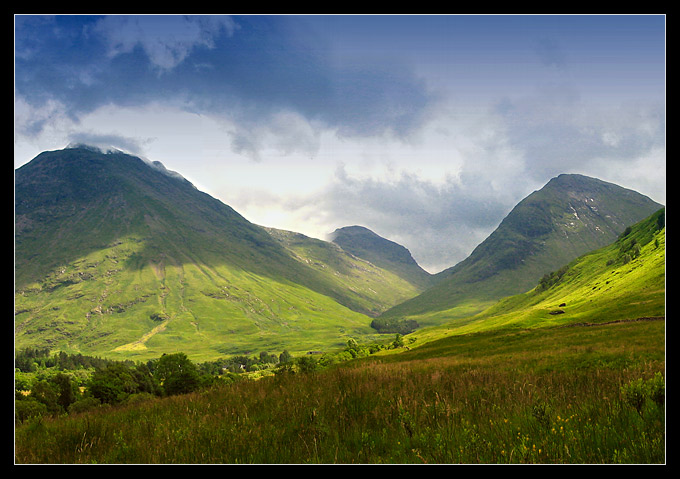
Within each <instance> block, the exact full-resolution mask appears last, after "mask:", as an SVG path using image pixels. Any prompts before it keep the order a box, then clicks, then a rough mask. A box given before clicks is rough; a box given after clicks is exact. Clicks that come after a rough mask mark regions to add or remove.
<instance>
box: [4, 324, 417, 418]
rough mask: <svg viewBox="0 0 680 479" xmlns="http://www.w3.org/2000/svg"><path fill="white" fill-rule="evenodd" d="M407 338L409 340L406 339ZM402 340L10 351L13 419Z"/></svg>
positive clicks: (328, 360) (299, 366) (319, 363)
mask: <svg viewBox="0 0 680 479" xmlns="http://www.w3.org/2000/svg"><path fill="white" fill-rule="evenodd" d="M412 341H413V339H411V340H409V342H412ZM404 346H405V341H404V338H403V337H402V335H401V334H399V333H397V334H396V335H395V337H394V340H393V341H392V342H391V343H388V344H369V345H360V344H359V343H358V342H357V341H356V340H355V339H353V338H350V339H349V340H348V341H347V345H346V347H345V348H344V349H343V350H341V351H338V352H336V353H321V354H319V355H318V357H317V355H316V354H311V353H308V354H305V355H303V356H300V357H293V356H292V355H291V354H290V353H289V352H288V351H287V350H284V351H283V352H282V353H281V354H279V355H276V354H270V353H267V352H261V353H260V354H259V355H256V356H248V355H236V356H233V357H230V358H226V359H217V360H214V361H206V362H202V363H194V362H193V361H191V360H190V359H189V358H188V357H187V355H186V354H185V353H182V352H178V353H173V354H164V355H162V356H161V357H160V358H158V359H152V360H149V361H146V362H136V363H135V362H133V361H130V360H126V361H116V360H109V359H102V358H98V357H92V356H85V355H82V354H75V355H71V354H67V353H64V352H57V353H55V354H50V351H49V349H47V348H25V349H22V350H20V351H17V352H16V353H15V420H16V421H17V422H23V421H25V420H27V419H29V418H31V417H41V416H46V415H60V414H70V413H77V412H83V411H87V410H90V409H94V408H97V407H102V406H104V407H109V406H113V405H119V404H126V403H127V404H130V403H136V402H140V401H145V400H148V399H151V398H155V397H166V396H173V395H177V394H186V393H191V392H194V391H198V390H200V389H203V388H208V387H212V386H216V385H220V384H226V385H228V384H231V383H233V382H235V381H238V380H241V379H242V378H243V377H244V374H243V373H246V372H254V371H260V370H264V369H267V370H270V371H272V372H273V374H274V375H275V376H284V377H285V375H287V374H297V373H303V374H306V373H313V372H315V371H319V370H321V369H325V368H327V367H330V366H332V365H333V364H336V363H339V362H344V361H348V360H351V359H356V358H361V357H366V356H369V355H371V354H375V353H376V352H378V351H380V350H383V349H395V348H402V347H404Z"/></svg>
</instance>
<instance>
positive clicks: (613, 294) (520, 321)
mask: <svg viewBox="0 0 680 479" xmlns="http://www.w3.org/2000/svg"><path fill="white" fill-rule="evenodd" d="M660 214H662V212H661V211H660V212H658V213H656V214H655V215H652V216H651V217H650V218H648V219H647V220H645V221H643V222H641V223H639V224H638V225H637V226H636V228H635V229H634V230H633V231H632V233H631V234H630V235H628V236H626V237H624V238H621V239H620V240H618V241H617V242H615V243H613V244H611V245H609V246H606V247H604V248H601V249H599V250H596V251H593V252H592V253H589V254H586V255H584V256H581V257H579V258H577V259H576V260H574V261H573V262H571V263H570V264H569V265H567V267H568V268H567V270H566V273H565V274H564V276H562V278H561V279H560V281H558V282H557V283H556V284H554V285H553V286H551V287H550V288H548V289H546V290H540V289H539V288H538V287H537V288H534V289H532V290H530V291H528V292H526V293H524V294H519V295H515V296H510V297H507V298H504V299H502V300H500V301H497V302H495V304H487V306H488V307H487V308H486V309H485V310H484V311H482V312H481V313H478V314H473V315H468V316H462V315H461V314H460V309H461V306H459V307H458V308H454V309H452V310H447V311H441V312H434V313H430V314H424V315H421V316H411V317H409V318H411V319H415V320H417V321H418V322H419V323H420V324H425V325H428V324H442V323H444V324H442V325H441V326H434V327H430V328H425V329H423V330H422V331H417V332H415V333H413V335H412V336H413V337H414V338H417V339H418V340H419V341H420V342H423V341H428V340H431V339H436V338H439V337H442V336H446V335H449V334H464V333H470V332H478V331H486V330H492V329H498V328H538V327H552V326H561V325H567V324H571V323H578V322H608V321H616V320H626V319H636V318H639V317H644V316H664V315H665V304H666V302H665V291H666V290H665V258H666V255H665V237H666V235H665V228H662V229H661V230H658V229H657V228H656V227H655V225H656V221H657V218H658V217H659V215H660ZM633 239H635V240H636V242H637V244H640V245H642V247H641V248H640V254H639V256H637V257H636V258H634V259H632V260H630V261H629V262H625V263H624V259H623V257H622V250H624V249H626V248H627V245H628V244H629V243H630V242H631V241H632V240H633ZM465 304H467V303H465ZM556 312H559V314H551V313H556Z"/></svg>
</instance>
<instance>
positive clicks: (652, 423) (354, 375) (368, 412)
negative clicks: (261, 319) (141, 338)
mask: <svg viewBox="0 0 680 479" xmlns="http://www.w3.org/2000/svg"><path fill="white" fill-rule="evenodd" d="M664 337H665V328H664V322H663V321H638V322H630V323H616V324H609V325H598V326H594V327H586V326H580V327H573V328H554V329H548V330H534V331H524V332H508V331H494V332H484V333H477V334H468V335H461V336H456V337H451V338H446V339H443V340H440V341H436V342H431V343H428V344H427V345H424V346H421V347H420V348H416V349H412V350H411V351H408V352H404V353H402V354H390V355H384V356H377V357H370V358H366V359H363V360H355V361H352V362H349V363H344V364H341V365H340V367H337V366H336V367H333V368H330V369H327V370H323V371H320V372H316V373H308V374H302V373H298V374H292V375H291V374H288V375H283V376H274V377H264V378H262V379H260V380H258V381H240V382H237V383H234V384H232V385H230V386H224V387H220V388H216V389H214V390H210V391H205V392H202V393H194V394H188V395H184V396H175V397H170V398H164V399H153V400H149V401H148V402H144V403H141V404H137V405H128V406H120V407H112V408H106V409H105V408H101V409H99V410H95V411H92V412H88V413H82V414H72V415H69V416H67V417H62V418H56V419H47V418H43V419H41V420H35V421H29V422H27V423H25V424H23V425H20V426H18V427H17V429H16V461H17V463H74V464H80V463H145V464H146V463H149V464H154V463H164V464H174V463H204V464H209V463H229V464H235V463H258V464H264V463H268V464H290V463H296V464H304V463H324V464H331V463H345V464H349V463H364V464H380V463H403V464H410V463H414V464H421V463H429V464H433V463H441V464H457V463H472V464H476V463H487V464H491V463H493V464H497V463H498V464H503V463H549V464H568V463H574V464H583V463H589V464H612V463H638V464H639V463H644V464H647V463H663V462H665V428H664V424H665V413H664V409H663V407H661V406H660V405H659V404H657V403H655V402H654V401H652V400H647V401H645V402H644V405H643V407H642V408H641V409H640V412H638V410H637V409H636V408H635V407H633V406H631V404H630V403H629V402H628V401H627V399H626V396H625V395H624V394H623V393H622V389H621V388H622V387H624V388H625V387H626V386H627V385H630V384H635V383H636V381H638V380H642V381H649V380H650V379H651V378H653V377H654V375H655V374H656V373H658V372H663V371H664V368H665V361H664V346H663V345H664Z"/></svg>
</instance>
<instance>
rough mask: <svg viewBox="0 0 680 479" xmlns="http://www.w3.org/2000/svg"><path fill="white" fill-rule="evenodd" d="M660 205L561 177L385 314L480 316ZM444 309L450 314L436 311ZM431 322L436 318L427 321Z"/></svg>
mask: <svg viewBox="0 0 680 479" xmlns="http://www.w3.org/2000/svg"><path fill="white" fill-rule="evenodd" d="M661 206H662V205H660V204H658V203H656V202H654V201H652V200H651V199H650V198H648V197H646V196H644V195H641V194H639V193H637V192H635V191H632V190H629V189H626V188H622V187H620V186H618V185H615V184H612V183H608V182H604V181H601V180H598V179H595V178H590V177H587V176H583V175H573V174H564V175H559V176H558V177H556V178H553V179H551V180H550V181H549V182H548V183H547V184H546V185H545V186H544V187H543V188H541V189H540V190H538V191H535V192H533V193H531V194H530V195H529V196H527V197H526V198H525V199H523V200H522V201H520V202H519V203H518V204H517V205H516V206H515V207H514V208H513V210H512V211H511V212H510V213H509V214H508V215H507V216H506V217H505V218H504V219H503V221H502V222H501V224H500V225H499V226H498V228H497V229H496V230H495V231H494V232H493V233H492V234H491V235H490V236H489V237H488V238H487V239H486V240H484V241H483V242H482V243H481V244H480V245H479V246H477V248H475V249H474V251H473V252H472V253H471V254H470V256H469V257H468V258H466V259H465V260H463V261H461V262H460V263H458V264H457V265H455V266H453V267H451V268H449V269H446V270H444V271H442V272H440V273H438V274H437V275H435V279H436V280H437V283H436V284H435V285H434V286H433V287H431V288H429V289H428V290H426V291H425V292H423V293H422V294H420V295H419V296H417V297H415V298H413V299H411V300H408V301H406V302H404V303H402V304H399V305H397V306H395V307H393V308H391V309H389V310H388V311H386V312H385V313H383V315H381V317H383V318H415V319H417V321H418V322H419V323H420V324H421V326H423V325H429V324H436V323H437V322H438V321H441V320H443V319H441V318H442V317H443V316H446V317H448V318H458V317H465V316H470V315H472V314H475V313H477V312H479V311H481V310H483V309H485V308H486V307H488V306H489V305H491V304H493V303H494V302H495V301H497V300H498V299H500V298H503V297H505V296H509V295H514V294H518V293H522V292H524V291H527V290H529V289H531V288H532V287H534V286H535V285H536V283H537V282H538V280H539V279H540V278H541V277H542V276H543V275H545V274H546V273H549V272H551V271H554V270H557V269H559V268H560V267H562V266H564V265H565V264H567V263H569V262H570V261H572V260H573V259H574V258H577V257H578V256H580V255H582V254H585V253H587V252H589V251H592V250H595V249H598V248H601V247H603V246H606V245H608V244H611V243H612V242H613V241H615V240H616V238H617V237H618V235H619V234H621V233H622V232H623V231H624V230H625V228H626V227H627V226H629V225H632V224H634V223H636V222H638V221H640V220H642V219H643V218H646V217H647V216H649V215H650V214H651V213H652V212H654V211H656V210H658V209H659V208H661ZM444 311H446V314H434V313H441V312H444ZM428 317H430V318H434V317H437V318H438V319H437V320H434V319H432V321H434V323H431V322H430V321H429V320H428V319H427V318H428Z"/></svg>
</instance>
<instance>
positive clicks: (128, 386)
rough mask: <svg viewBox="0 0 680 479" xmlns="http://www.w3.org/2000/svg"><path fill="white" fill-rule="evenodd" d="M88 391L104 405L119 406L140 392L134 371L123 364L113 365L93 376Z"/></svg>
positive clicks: (96, 372)
mask: <svg viewBox="0 0 680 479" xmlns="http://www.w3.org/2000/svg"><path fill="white" fill-rule="evenodd" d="M87 390H88V391H89V393H90V394H91V395H92V396H93V397H96V398H97V399H99V400H100V401H101V402H102V403H108V404H118V403H120V402H123V401H124V400H125V399H127V397H128V396H129V395H130V394H133V393H135V392H137V391H138V390H139V385H138V384H137V381H136V380H135V377H134V375H133V374H132V370H131V369H130V368H129V367H127V366H126V365H124V364H122V363H111V364H109V365H107V366H106V367H105V368H102V369H98V370H97V371H95V372H94V374H93V375H92V378H91V379H90V382H89V385H88V388H87Z"/></svg>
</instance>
